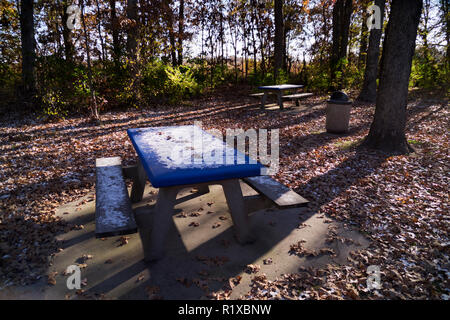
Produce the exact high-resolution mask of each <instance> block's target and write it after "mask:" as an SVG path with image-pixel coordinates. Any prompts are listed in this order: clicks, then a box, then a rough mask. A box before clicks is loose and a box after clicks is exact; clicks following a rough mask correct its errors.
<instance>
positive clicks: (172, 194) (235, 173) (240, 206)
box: [96, 126, 308, 261]
mask: <svg viewBox="0 0 450 320" xmlns="http://www.w3.org/2000/svg"><path fill="white" fill-rule="evenodd" d="M127 133H128V136H129V138H130V140H131V142H132V144H133V146H134V148H135V150H136V153H137V155H138V161H137V165H134V166H129V167H121V165H120V158H118V157H113V158H101V159H97V161H96V166H97V186H96V193H97V197H96V236H97V237H105V236H112V235H119V234H126V233H132V232H136V225H137V229H138V231H139V233H140V236H141V240H142V244H143V248H144V256H145V260H147V261H149V260H156V259H159V258H160V257H162V255H163V251H164V242H165V238H166V235H167V232H168V229H169V226H170V219H171V217H172V214H173V207H174V205H175V203H176V197H177V194H178V192H179V191H180V190H182V189H184V188H197V189H198V190H199V193H200V194H203V193H207V192H209V185H214V184H218V185H221V186H222V188H223V191H224V194H225V198H226V202H227V205H228V207H229V209H230V214H231V217H232V222H233V224H234V229H235V233H236V237H237V240H238V242H240V243H242V244H245V243H250V242H253V241H254V237H253V235H252V233H251V231H250V229H249V224H248V212H247V210H246V205H245V201H244V200H245V199H244V197H243V193H242V189H241V182H242V180H241V179H243V181H245V182H246V183H247V184H248V185H250V186H251V187H252V188H253V189H255V190H256V191H258V192H259V193H260V194H261V195H263V196H264V197H266V198H268V199H271V201H273V203H275V204H276V205H277V206H280V207H286V206H297V205H298V206H303V205H306V204H307V202H308V201H307V200H305V199H304V198H302V197H301V196H300V195H298V194H296V193H295V192H294V191H292V190H290V189H289V188H287V187H285V186H283V185H282V184H280V183H278V182H277V181H275V180H273V179H271V178H270V177H268V176H260V175H261V169H263V168H264V166H263V165H262V164H260V163H258V162H256V161H253V160H252V159H250V158H249V157H248V156H246V155H244V154H242V153H240V152H239V151H238V150H236V149H234V148H231V147H229V146H227V144H226V143H225V142H224V141H222V140H221V139H218V138H217V137H215V136H213V135H211V134H209V133H207V132H205V131H203V130H202V129H201V128H199V127H197V126H173V127H153V128H137V129H128V130H127ZM195 137H197V138H198V137H201V138H200V139H201V140H200V141H198V139H195ZM199 142H200V143H202V147H203V150H202V151H201V153H198V152H197V151H198V150H197V149H196V148H194V147H193V144H194V146H195V144H196V143H199ZM208 154H209V155H210V156H211V155H214V161H211V159H210V158H209V157H206V156H205V155H208ZM230 154H231V155H232V156H233V157H232V161H231V162H230V158H227V155H228V156H229V155H230ZM239 157H242V158H241V159H245V161H244V162H243V163H241V162H239V161H237V159H240V158H239ZM125 178H131V179H132V180H133V186H132V190H131V196H130V197H128V192H127V190H126V187H125V180H124V179H125ZM147 179H148V180H150V183H151V184H152V186H153V187H155V188H159V191H158V196H157V201H156V204H155V207H154V210H153V214H152V215H151V218H152V219H151V220H152V221H151V227H150V226H149V223H148V220H146V219H144V220H142V219H138V218H137V217H134V218H133V213H132V210H131V202H139V201H141V200H142V197H143V192H144V187H145V183H146V180H147ZM141 220H142V221H144V222H142V221H141Z"/></svg>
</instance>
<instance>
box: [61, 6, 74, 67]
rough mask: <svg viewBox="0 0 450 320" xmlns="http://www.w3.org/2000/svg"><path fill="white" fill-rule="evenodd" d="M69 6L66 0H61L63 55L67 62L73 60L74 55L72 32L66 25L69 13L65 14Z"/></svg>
mask: <svg viewBox="0 0 450 320" xmlns="http://www.w3.org/2000/svg"><path fill="white" fill-rule="evenodd" d="M68 7H69V4H68V1H67V0H64V1H62V5H61V10H62V15H61V18H62V27H63V29H62V35H63V41H64V55H65V56H66V61H67V62H73V58H74V56H75V46H74V45H73V42H72V32H71V30H70V29H69V28H68V27H67V20H68V19H69V15H68V14H67V8H68Z"/></svg>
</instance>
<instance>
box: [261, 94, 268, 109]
mask: <svg viewBox="0 0 450 320" xmlns="http://www.w3.org/2000/svg"><path fill="white" fill-rule="evenodd" d="M266 100H267V91H264V95H263V96H262V98H261V109H263V110H264V107H265V106H266Z"/></svg>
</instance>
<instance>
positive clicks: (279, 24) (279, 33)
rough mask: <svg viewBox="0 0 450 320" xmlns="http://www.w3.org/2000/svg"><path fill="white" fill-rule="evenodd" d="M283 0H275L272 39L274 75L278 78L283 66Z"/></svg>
mask: <svg viewBox="0 0 450 320" xmlns="http://www.w3.org/2000/svg"><path fill="white" fill-rule="evenodd" d="M283 38H284V30H283V0H275V41H274V51H275V57H274V77H275V81H276V80H277V79H278V75H279V72H280V70H281V69H282V67H283Z"/></svg>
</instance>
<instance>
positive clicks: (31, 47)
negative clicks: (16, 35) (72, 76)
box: [20, 0, 36, 100]
mask: <svg viewBox="0 0 450 320" xmlns="http://www.w3.org/2000/svg"><path fill="white" fill-rule="evenodd" d="M33 11H34V7H33V0H21V1H20V33H21V40H22V91H23V92H22V94H23V98H24V99H25V100H29V99H31V98H32V97H33V95H34V93H35V77H34V75H35V70H34V67H35V59H36V53H35V40H34V18H33Z"/></svg>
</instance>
